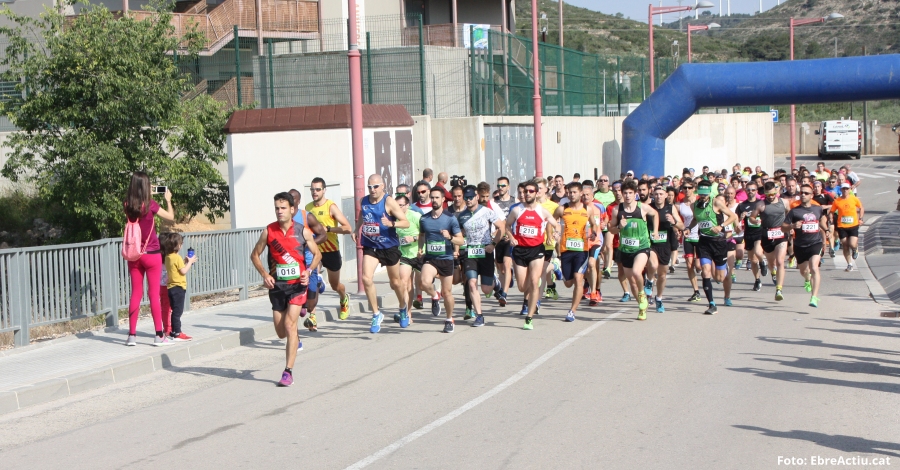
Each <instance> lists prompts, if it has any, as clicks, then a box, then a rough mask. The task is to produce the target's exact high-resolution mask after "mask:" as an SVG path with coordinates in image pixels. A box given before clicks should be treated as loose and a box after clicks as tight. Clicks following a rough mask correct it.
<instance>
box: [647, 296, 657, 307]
mask: <svg viewBox="0 0 900 470" xmlns="http://www.w3.org/2000/svg"><path fill="white" fill-rule="evenodd" d="M647 303H649V304H650V306H653V305H655V304H656V298H654V297H653V295H652V294H651V295H647Z"/></svg>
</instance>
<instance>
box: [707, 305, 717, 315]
mask: <svg viewBox="0 0 900 470" xmlns="http://www.w3.org/2000/svg"><path fill="white" fill-rule="evenodd" d="M718 312H719V309H718V308H716V304H709V308H708V309H706V311H705V312H703V314H704V315H715V314H716V313H718Z"/></svg>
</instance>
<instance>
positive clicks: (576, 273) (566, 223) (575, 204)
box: [553, 182, 603, 322]
mask: <svg viewBox="0 0 900 470" xmlns="http://www.w3.org/2000/svg"><path fill="white" fill-rule="evenodd" d="M583 188H584V186H582V184H581V183H576V182H572V183H569V184H568V185H567V186H566V194H567V195H568V198H569V201H570V202H567V203H565V204H563V205H561V206H559V207H558V208H557V209H556V213H555V214H553V217H554V218H555V219H557V220H560V226H561V228H560V233H561V234H562V238H561V239H560V242H559V243H558V244H557V248H556V250H557V253H558V255H559V262H560V264H561V265H562V274H563V282H564V283H565V286H566V287H572V286H573V285H574V286H575V290H574V292H573V293H572V306H571V308H569V313H567V314H566V321H567V322H573V321H575V311H576V310H578V303H579V302H581V297H582V295H583V294H584V273H585V271H586V270H587V268H588V256H589V251H590V248H589V247H590V243H589V241H590V240H592V239H596V238H597V236H598V235H599V236H602V233H603V232H602V230H601V226H600V224H598V223H597V221H598V220H599V219H600V214H599V212H598V211H597V209H596V208H595V207H594V205H593V204H590V205H587V206H585V205H584V204H583V202H582V191H583ZM588 229H590V230H588Z"/></svg>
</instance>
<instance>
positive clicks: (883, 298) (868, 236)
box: [856, 216, 897, 307]
mask: <svg viewBox="0 0 900 470" xmlns="http://www.w3.org/2000/svg"><path fill="white" fill-rule="evenodd" d="M882 220H884V218H883V217H882V216H876V217H873V218H872V219H871V220H869V221H868V222H869V223H867V224H865V225H863V227H861V228H864V229H865V231H861V233H862V237H860V242H861V245H862V246H861V247H860V251H862V256H861V257H859V258H857V260H856V263H857V266H858V268H859V272H860V274H861V275H862V277H863V280H864V281H866V287H868V288H869V295H871V296H872V300H874V301H875V303H877V304H879V305H883V306H885V307H896V306H897V304H895V303H894V301H893V300H891V298H890V296H888V294H887V291H885V290H884V286H882V285H881V282H879V281H878V279H877V278H875V274H874V273H872V270H871V269H869V263H868V262H867V261H866V257H868V256H870V255H873V256H874V255H881V254H884V253H885V251H884V248H883V247H882V245H881V236H880V234H879V231H878V222H879V221H882ZM891 276H897V274H892V275H891Z"/></svg>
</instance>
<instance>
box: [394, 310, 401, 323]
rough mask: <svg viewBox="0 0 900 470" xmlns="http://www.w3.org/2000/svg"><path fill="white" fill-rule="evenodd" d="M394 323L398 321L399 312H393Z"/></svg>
mask: <svg viewBox="0 0 900 470" xmlns="http://www.w3.org/2000/svg"><path fill="white" fill-rule="evenodd" d="M394 323H400V312H397V313H395V314H394Z"/></svg>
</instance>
